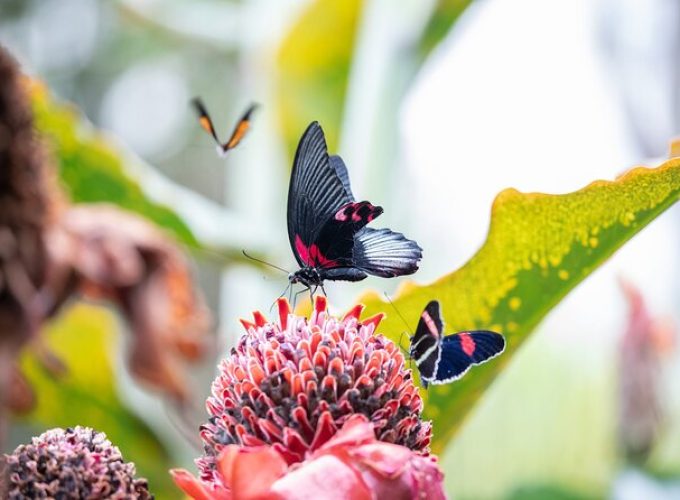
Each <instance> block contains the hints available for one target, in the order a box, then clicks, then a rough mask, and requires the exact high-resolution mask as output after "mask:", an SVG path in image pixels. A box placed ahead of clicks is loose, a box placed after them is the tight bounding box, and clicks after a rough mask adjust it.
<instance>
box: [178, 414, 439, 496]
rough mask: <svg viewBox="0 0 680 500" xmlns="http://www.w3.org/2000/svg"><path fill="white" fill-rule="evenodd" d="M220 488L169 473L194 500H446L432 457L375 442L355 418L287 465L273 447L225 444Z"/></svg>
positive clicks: (220, 463) (362, 418) (183, 474)
mask: <svg viewBox="0 0 680 500" xmlns="http://www.w3.org/2000/svg"><path fill="white" fill-rule="evenodd" d="M217 468H218V469H219V471H220V475H221V477H222V478H223V484H222V485H217V484H216V483H205V482H201V481H199V480H198V479H196V478H194V477H193V476H191V475H190V474H189V473H188V472H186V471H183V470H175V471H172V474H173V478H174V479H175V482H176V483H177V485H178V486H179V487H180V488H182V490H183V491H184V492H185V493H187V494H188V495H190V496H191V497H192V498H194V499H196V500H230V499H232V498H238V499H242V500H263V499H275V500H292V499H316V498H324V499H327V500H344V499H348V498H352V499H355V500H373V499H378V498H389V499H390V500H400V499H404V500H406V499H416V498H423V499H432V500H437V499H444V498H446V496H445V494H444V490H443V488H442V481H443V475H442V473H441V471H440V470H439V468H438V467H437V465H436V462H435V459H434V458H433V457H425V456H423V455H421V454H418V453H416V452H414V451H412V450H410V449H408V448H407V447H405V446H400V445H396V444H391V443H385V442H382V441H378V440H377V439H376V438H375V430H374V428H373V425H372V424H371V423H370V422H368V419H367V418H366V417H365V416H363V415H353V416H351V417H350V418H349V419H347V420H346V422H345V424H344V426H343V427H342V429H341V430H340V431H338V432H337V433H336V434H335V436H333V437H332V438H331V439H330V440H328V441H327V442H326V443H324V444H323V445H321V446H319V448H318V449H316V450H315V451H314V452H313V453H311V454H310V455H309V456H308V458H307V459H306V460H305V461H303V462H301V463H296V464H293V465H288V463H287V461H286V459H285V458H284V456H283V455H282V454H281V453H280V452H279V451H277V450H276V449H275V448H274V447H273V446H255V447H243V446H238V445H228V446H225V447H224V448H223V450H222V452H221V454H220V456H219V458H218V460H217Z"/></svg>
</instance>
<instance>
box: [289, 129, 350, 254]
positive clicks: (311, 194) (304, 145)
mask: <svg viewBox="0 0 680 500" xmlns="http://www.w3.org/2000/svg"><path fill="white" fill-rule="evenodd" d="M334 158H337V159H335V160H333V161H331V157H329V155H328V149H327V146H326V139H325V137H324V135H323V130H322V129H321V126H320V125H319V124H318V123H317V122H312V123H311V124H310V125H309V127H307V130H305V133H304V134H303V135H302V139H300V143H299V144H298V148H297V152H296V153H295V161H294V162H293V171H292V173H291V177H290V186H289V188H288V239H289V240H290V246H291V248H292V250H293V253H294V254H295V258H296V260H297V261H298V264H299V265H300V266H301V267H304V266H312V267H319V266H320V265H325V266H328V267H337V266H333V265H331V264H330V261H332V260H333V259H330V258H329V257H328V256H326V255H325V253H324V251H327V248H320V247H319V244H320V243H321V244H322V246H324V247H328V246H329V245H328V242H331V243H332V239H333V236H334V231H333V228H332V227H331V228H324V226H325V225H326V223H327V222H329V221H332V220H333V216H334V215H335V214H336V213H337V212H338V210H339V209H340V208H341V207H343V206H345V205H347V204H350V203H352V202H353V201H354V198H353V197H352V193H351V191H350V190H349V189H347V188H345V184H346V185H347V186H349V180H346V181H345V183H343V180H342V178H341V176H340V175H338V171H339V170H340V171H341V172H342V173H343V177H344V178H345V179H347V169H346V168H345V166H344V164H343V163H342V160H339V158H338V157H334ZM338 160H339V161H338ZM324 230H325V231H324ZM322 232H324V238H323V241H321V242H319V241H317V240H318V239H319V235H320V233H322ZM352 242H353V239H352V240H350V243H352ZM341 243H342V242H341ZM340 246H342V247H343V248H342V249H343V250H344V248H345V247H347V243H345V244H344V245H342V244H341V245H340ZM339 252H340V247H338V249H336V255H337V254H339ZM350 256H351V247H350Z"/></svg>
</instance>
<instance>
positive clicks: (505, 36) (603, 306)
mask: <svg viewBox="0 0 680 500" xmlns="http://www.w3.org/2000/svg"><path fill="white" fill-rule="evenodd" d="M667 3H668V2H664V1H656V2H649V3H648V4H646V5H647V6H648V8H647V9H645V8H644V7H640V6H639V4H637V6H636V5H635V4H634V3H631V2H620V3H619V4H618V7H619V8H618V12H617V15H616V16H614V15H613V14H614V12H613V11H611V13H612V16H611V18H610V19H607V16H608V15H609V11H607V10H603V9H604V8H605V7H614V6H616V5H617V4H616V2H606V1H603V2H592V1H588V0H576V1H569V2H564V1H556V0H555V1H546V0H489V1H484V2H482V1H480V2H477V3H476V4H473V6H472V8H470V9H469V11H468V12H467V13H466V15H465V16H464V19H462V20H461V21H460V23H459V24H458V26H457V27H456V28H455V30H454V32H453V33H452V34H451V35H449V37H448V39H447V40H446V41H445V42H444V43H442V45H440V46H439V47H438V49H437V51H436V53H435V54H434V56H433V57H432V58H431V60H430V61H429V62H428V64H427V66H426V67H425V68H424V69H423V71H422V72H421V73H420V75H419V78H418V80H417V82H416V83H415V85H414V87H413V90H412V91H411V93H410V95H409V96H408V98H407V101H406V103H405V105H404V107H403V110H402V116H401V139H402V141H403V142H402V144H404V153H405V158H406V159H405V163H406V165H407V169H408V175H409V181H408V182H409V184H408V186H409V193H410V196H409V204H410V206H411V208H412V210H414V211H415V212H416V213H415V214H414V216H413V219H412V220H413V221H420V222H419V223H418V230H419V231H418V232H419V235H418V240H419V243H420V244H421V246H423V247H424V248H426V249H427V254H426V255H427V258H426V259H424V260H423V266H422V271H421V274H419V276H418V278H419V280H420V281H428V280H430V279H434V278H435V277H437V276H439V275H441V274H442V269H441V266H442V265H443V263H447V264H446V266H448V267H447V270H448V269H453V268H457V267H459V266H460V265H462V264H463V263H464V262H465V261H467V260H468V259H469V258H470V257H471V256H472V255H473V254H474V252H476V250H477V249H478V248H479V246H480V245H481V244H482V243H483V241H484V239H485V237H486V232H487V229H488V224H489V215H490V207H491V204H492V201H493V199H494V197H495V196H496V194H497V193H499V192H500V191H501V190H503V189H504V188H507V187H515V188H517V189H519V190H520V191H525V192H531V191H540V192H546V193H565V192H570V191H574V190H576V189H579V188H581V187H583V186H585V185H586V184H588V183H589V182H591V181H592V180H595V179H613V178H614V177H615V176H616V175H618V174H620V173H621V172H622V171H624V170H626V169H628V168H629V167H631V166H633V165H635V164H639V163H646V161H645V159H644V158H643V157H642V153H641V152H640V151H641V150H642V149H641V148H639V147H637V144H638V143H637V142H636V140H635V139H636V138H635V137H634V136H633V129H632V128H630V127H629V126H628V125H627V122H626V118H627V117H626V115H625V109H624V107H623V105H622V103H623V101H622V99H621V98H620V92H621V90H620V88H621V87H625V90H626V91H628V92H631V91H633V92H634V99H633V101H634V107H636V109H635V112H636V113H638V114H639V116H641V117H642V116H644V119H645V122H643V123H646V122H647V121H649V123H650V127H649V128H650V129H651V130H653V131H654V132H655V134H656V137H657V138H658V136H659V134H666V136H667V137H666V138H665V139H663V142H665V141H666V139H669V138H670V136H671V134H672V132H673V130H672V125H671V121H670V119H669V116H672V115H671V109H672V105H673V103H672V101H671V99H670V96H671V94H672V93H671V92H668V76H669V74H668V71H664V70H667V69H668V68H664V67H663V66H662V63H663V61H664V57H663V56H664V55H667V54H665V52H664V51H667V50H668V46H667V44H665V45H664V42H667V39H664V37H654V33H655V32H654V29H655V28H658V27H659V26H658V25H659V21H664V20H666V21H667V18H663V17H662V16H663V15H664V14H665V13H667V11H664V10H663V9H659V7H660V6H663V5H662V4H667ZM631 16H633V17H632V18H631ZM603 27H607V28H608V29H609V35H611V36H623V37H624V38H625V39H624V40H618V41H619V42H623V44H624V45H625V46H626V48H628V49H635V50H631V51H630V53H631V54H634V55H635V57H629V58H622V59H618V60H616V59H615V60H614V61H612V60H607V59H606V57H605V54H603V51H602V44H601V43H600V42H601V38H599V36H601V30H602V28H603ZM631 27H634V28H631ZM613 63H615V64H616V65H613ZM617 70H618V71H617ZM636 70H637V71H638V72H639V75H640V77H639V78H635V76H636V74H638V73H636ZM655 70H656V71H655ZM621 77H628V80H625V78H624V79H623V80H621V79H620V78H621ZM664 89H665V90H666V93H665V94H664V92H663V90H664ZM647 95H648V96H649V99H648V100H645V96H647ZM645 104H647V106H645ZM664 104H665V107H664ZM647 135H648V136H649V134H647ZM648 142H649V141H648ZM652 163H653V161H652ZM423 228H425V229H423ZM679 228H680V210H679V209H678V207H676V208H675V209H674V210H671V211H670V212H669V213H667V214H665V215H664V216H662V217H661V218H659V219H658V220H656V221H655V222H653V223H652V224H651V226H649V227H648V228H647V229H645V230H644V231H643V232H642V233H641V234H639V235H638V236H636V237H635V238H634V239H633V240H632V241H631V242H629V243H628V244H627V245H626V246H625V247H624V248H623V249H622V250H621V251H619V252H618V253H617V254H616V255H615V256H614V257H613V258H612V259H611V260H610V261H609V262H608V263H607V264H606V265H604V266H603V267H602V268H601V269H600V270H599V271H597V272H596V273H595V274H594V275H593V276H591V277H590V278H588V279H587V280H586V281H585V282H584V283H583V284H582V285H580V286H579V287H578V288H577V289H576V290H575V291H574V292H572V294H571V295H570V296H569V297H567V299H565V300H564V301H563V302H562V303H561V304H560V306H558V307H557V309H556V310H554V311H553V312H552V313H551V314H550V316H549V317H548V318H547V319H546V320H545V321H544V322H543V324H542V325H541V326H540V327H539V329H538V332H536V335H534V336H533V337H532V339H531V341H530V342H528V343H527V345H526V348H525V349H523V350H522V351H521V352H520V353H519V354H518V355H517V356H516V358H515V360H514V362H513V364H512V365H511V367H510V369H509V370H507V372H505V373H504V376H507V380H508V381H510V380H514V381H517V382H519V381H521V380H523V381H524V382H525V383H521V384H518V385H516V386H514V387H515V389H513V385H511V384H510V383H502V384H497V386H496V387H494V388H493V390H492V391H491V394H490V397H489V398H487V401H484V403H483V404H482V405H481V406H480V408H479V410H480V411H479V412H478V413H477V414H476V415H475V420H474V422H473V423H472V425H470V426H469V427H468V428H466V429H465V431H464V432H463V433H462V434H461V438H462V439H460V440H459V442H458V443H457V444H456V446H454V447H453V448H452V449H451V450H449V451H450V452H449V453H448V454H447V455H446V457H445V459H444V464H445V468H446V469H447V470H448V471H449V474H450V477H448V478H447V481H448V482H449V485H450V486H451V487H452V489H453V491H455V492H456V493H457V494H461V495H465V494H473V495H477V496H478V495H483V494H486V495H491V496H492V497H493V496H494V495H498V494H499V493H500V492H505V493H506V494H507V493H509V492H510V491H512V487H513V485H515V486H517V485H519V484H522V483H527V482H531V481H532V480H541V481H550V480H551V479H554V480H556V481H566V482H567V484H570V483H571V484H572V486H574V487H578V486H583V485H584V484H587V483H590V484H592V483H598V482H599V483H600V486H602V483H603V482H604V483H606V481H608V478H609V476H610V474H611V470H609V471H608V470H607V466H604V467H603V466H602V464H603V463H605V462H604V461H607V462H608V463H611V458H612V457H611V456H609V454H610V453H611V451H612V450H611V449H610V448H608V446H610V445H608V444H607V442H606V440H607V439H609V438H610V436H609V435H608V434H607V433H608V432H609V433H611V432H612V431H613V428H614V424H615V422H614V421H612V420H611V418H612V417H613V415H611V414H610V413H609V412H610V411H611V404H612V401H611V398H613V395H612V394H611V392H610V391H611V389H612V387H611V386H610V385H608V383H611V381H610V382H603V378H607V379H608V378H609V377H611V375H612V372H611V369H612V368H613V366H612V364H611V363H612V361H613V358H612V356H613V355H614V354H615V352H616V345H615V343H616V341H617V339H618V337H619V335H620V334H621V333H622V328H623V326H624V325H625V321H626V315H627V308H626V304H625V302H624V300H623V297H622V295H621V292H620V289H619V286H618V283H617V279H616V278H617V276H619V275H621V276H626V277H627V278H629V279H630V280H632V281H633V282H634V283H636V284H637V285H638V286H639V287H640V288H641V289H642V290H643V292H644V294H645V296H646V298H647V300H648V303H649V306H650V308H651V309H652V310H653V311H654V312H655V313H658V314H659V315H668V314H671V313H674V315H675V319H676V322H677V321H678V320H679V319H680V318H679V316H680V315H679V314H678V310H679V309H680V308H679V305H680V293H679V290H680V289H679V286H678V277H679V276H680V272H679V271H680V267H679V261H678V256H679V255H680V231H679V230H678V229H679ZM545 359H554V360H556V361H555V363H554V364H551V363H546V362H545ZM560 360H561V361H560ZM560 363H562V366H561V367H560V366H558V364H560ZM565 363H566V365H567V367H566V369H565V366H564V364H565ZM678 364H679V363H678V362H677V357H676V362H675V363H674V365H675V366H674V370H675V372H677V371H678ZM540 366H542V367H543V370H544V371H540V370H538V369H537V368H538V367H540ZM551 366H554V369H553V368H551ZM529 373H533V374H534V375H539V376H540V377H541V378H540V380H536V381H535V383H533V384H531V383H528V382H527V380H526V376H527V374H529ZM676 374H677V373H676ZM469 376H474V373H470V374H469ZM675 380H677V377H675ZM503 382H505V380H504V381H503ZM498 386H500V387H498ZM588 386H591V388H592V386H597V387H598V388H599V389H593V390H599V391H600V392H596V393H593V394H591V396H592V397H593V398H594V400H593V399H591V400H590V401H588V400H584V397H583V391H584V390H587V388H588ZM519 387H521V391H518V390H516V389H517V388H519ZM575 391H580V392H579V394H580V395H579V397H576V396H577V395H576V393H575ZM668 396H669V398H674V400H675V406H676V408H677V406H678V404H677V403H678V400H679V399H680V398H679V397H678V396H679V395H678V386H677V384H674V386H673V387H671V388H670V391H669V394H668ZM589 405H590V406H589ZM602 408H605V409H604V410H603V409H602ZM576 409H578V410H577V411H575V410H576ZM603 411H604V414H605V416H606V417H607V418H604V419H602V418H601V417H600V418H598V417H597V416H595V417H594V416H593V415H597V414H602V412H603ZM565 412H567V413H568V414H569V415H570V416H571V417H572V418H574V420H573V421H572V422H571V428H572V430H574V431H579V430H582V429H586V428H589V429H590V431H592V432H589V433H588V434H587V436H583V435H582V434H583V433H582V432H580V431H579V432H574V441H573V442H571V445H570V446H571V448H570V449H568V450H567V449H565V448H564V446H565V445H566V443H567V442H569V441H565V439H566V438H565V436H564V435H562V436H561V439H560V438H559V437H558V436H557V435H556V434H558V433H560V434H562V433H564V432H565V426H564V425H563V424H564V413H565ZM593 412H594V413H593ZM539 415H540V417H539ZM480 438H481V439H483V442H480ZM568 439H571V437H570V438H568ZM579 439H580V442H579ZM586 440H590V441H586ZM555 444H557V445H558V446H557V447H555ZM551 448H552V449H551ZM555 448H557V449H555ZM480 449H481V450H484V449H486V450H487V451H485V452H482V451H479V450H480ZM518 450H525V452H524V453H522V455H521V456H517V455H516V453H517V452H518ZM589 465H593V467H590V468H589V467H588V466H589ZM491 470H493V471H494V480H493V481H488V482H482V483H483V484H480V481H479V473H480V471H491ZM451 471H454V472H453V473H451Z"/></svg>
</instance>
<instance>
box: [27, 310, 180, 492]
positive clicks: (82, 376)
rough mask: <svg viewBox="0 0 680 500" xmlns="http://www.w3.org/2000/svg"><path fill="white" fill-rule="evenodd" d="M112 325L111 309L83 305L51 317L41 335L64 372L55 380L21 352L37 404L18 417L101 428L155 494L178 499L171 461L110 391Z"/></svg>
mask: <svg viewBox="0 0 680 500" xmlns="http://www.w3.org/2000/svg"><path fill="white" fill-rule="evenodd" d="M116 330H117V326H116V318H115V316H114V315H113V314H112V313H111V312H109V311H108V310H106V309H103V308H98V307H94V306H90V305H84V304H78V305H75V306H74V307H72V308H70V309H69V310H67V311H66V312H65V313H64V314H63V315H62V316H61V317H60V318H59V319H57V320H55V321H53V322H52V323H51V324H50V325H49V327H47V328H46V331H45V332H44V334H43V339H44V340H45V343H46V345H47V346H48V347H49V349H50V350H51V351H52V352H54V353H55V354H56V355H57V356H58V357H59V358H60V359H61V360H62V361H63V362H64V363H65V365H66V366H67V368H68V372H67V373H66V374H65V375H64V376H63V377H60V378H59V379H55V378H54V376H52V375H49V374H48V373H47V372H46V371H45V369H44V368H43V367H42V365H40V363H39V362H38V361H37V360H36V358H35V357H34V356H33V355H32V354H31V353H30V352H29V353H26V354H25V355H24V356H23V358H22V365H21V366H22V371H23V372H24V374H25V375H26V376H27V378H28V380H29V381H30V383H31V385H32V387H33V388H34V390H35V391H36V396H37V406H36V407H35V409H34V410H33V411H32V412H31V413H30V414H28V415H27V416H25V417H22V419H23V420H24V421H26V422H29V423H31V424H33V425H34V426H36V427H38V428H41V429H48V428H52V427H72V426H75V425H86V426H89V427H92V428H94V429H97V430H99V431H103V432H105V433H106V435H107V436H108V437H109V439H110V440H111V442H112V443H114V444H115V445H116V446H118V447H119V448H120V450H121V452H122V454H123V456H124V457H125V459H126V460H128V461H132V462H134V463H135V465H136V467H137V472H138V474H139V475H140V476H142V477H146V478H147V479H148V480H149V486H150V488H151V490H152V491H153V492H154V493H155V494H156V497H157V498H179V494H178V491H177V489H176V488H175V487H174V486H173V485H172V484H171V480H170V477H169V475H168V472H167V471H168V469H169V468H171V467H172V466H173V464H172V462H171V460H170V457H169V455H168V452H167V451H166V449H165V448H164V447H163V445H162V444H161V442H160V441H159V440H158V438H157V437H156V436H155V435H154V434H153V432H152V431H151V429H149V427H148V426H147V425H146V424H145V423H144V422H142V421H141V420H140V419H139V418H138V417H136V416H135V415H134V414H132V413H131V412H130V410H128V409H127V408H126V407H125V406H123V404H122V403H121V401H120V399H119V398H118V395H117V393H116V387H115V380H114V373H113V363H112V359H111V358H112V356H111V353H112V352H113V348H114V346H115V342H116V340H117V339H116V333H115V332H116Z"/></svg>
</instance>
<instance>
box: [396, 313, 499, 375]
mask: <svg viewBox="0 0 680 500" xmlns="http://www.w3.org/2000/svg"><path fill="white" fill-rule="evenodd" d="M443 329H444V323H443V321H442V317H441V313H440V310H439V301H437V300H433V301H431V302H430V303H429V304H427V307H425V310H424V311H423V313H422V314H421V315H420V321H419V322H418V327H417V328H416V333H415V335H413V337H411V346H410V348H409V355H410V356H411V358H413V359H414V360H415V362H416V366H417V367H418V371H419V372H420V379H421V380H422V382H423V385H424V386H425V387H427V385H428V384H446V383H447V382H451V381H453V380H457V379H459V378H461V377H462V376H463V375H465V373H466V372H467V371H468V370H469V369H470V367H471V366H472V365H479V364H482V363H485V362H486V361H488V360H490V359H491V358H494V357H496V356H498V355H499V354H500V353H502V352H503V350H504V349H505V339H504V338H503V335H501V334H500V333H496V332H491V331H487V330H474V331H469V332H458V333H454V334H451V335H446V336H443V335H442V331H443Z"/></svg>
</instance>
